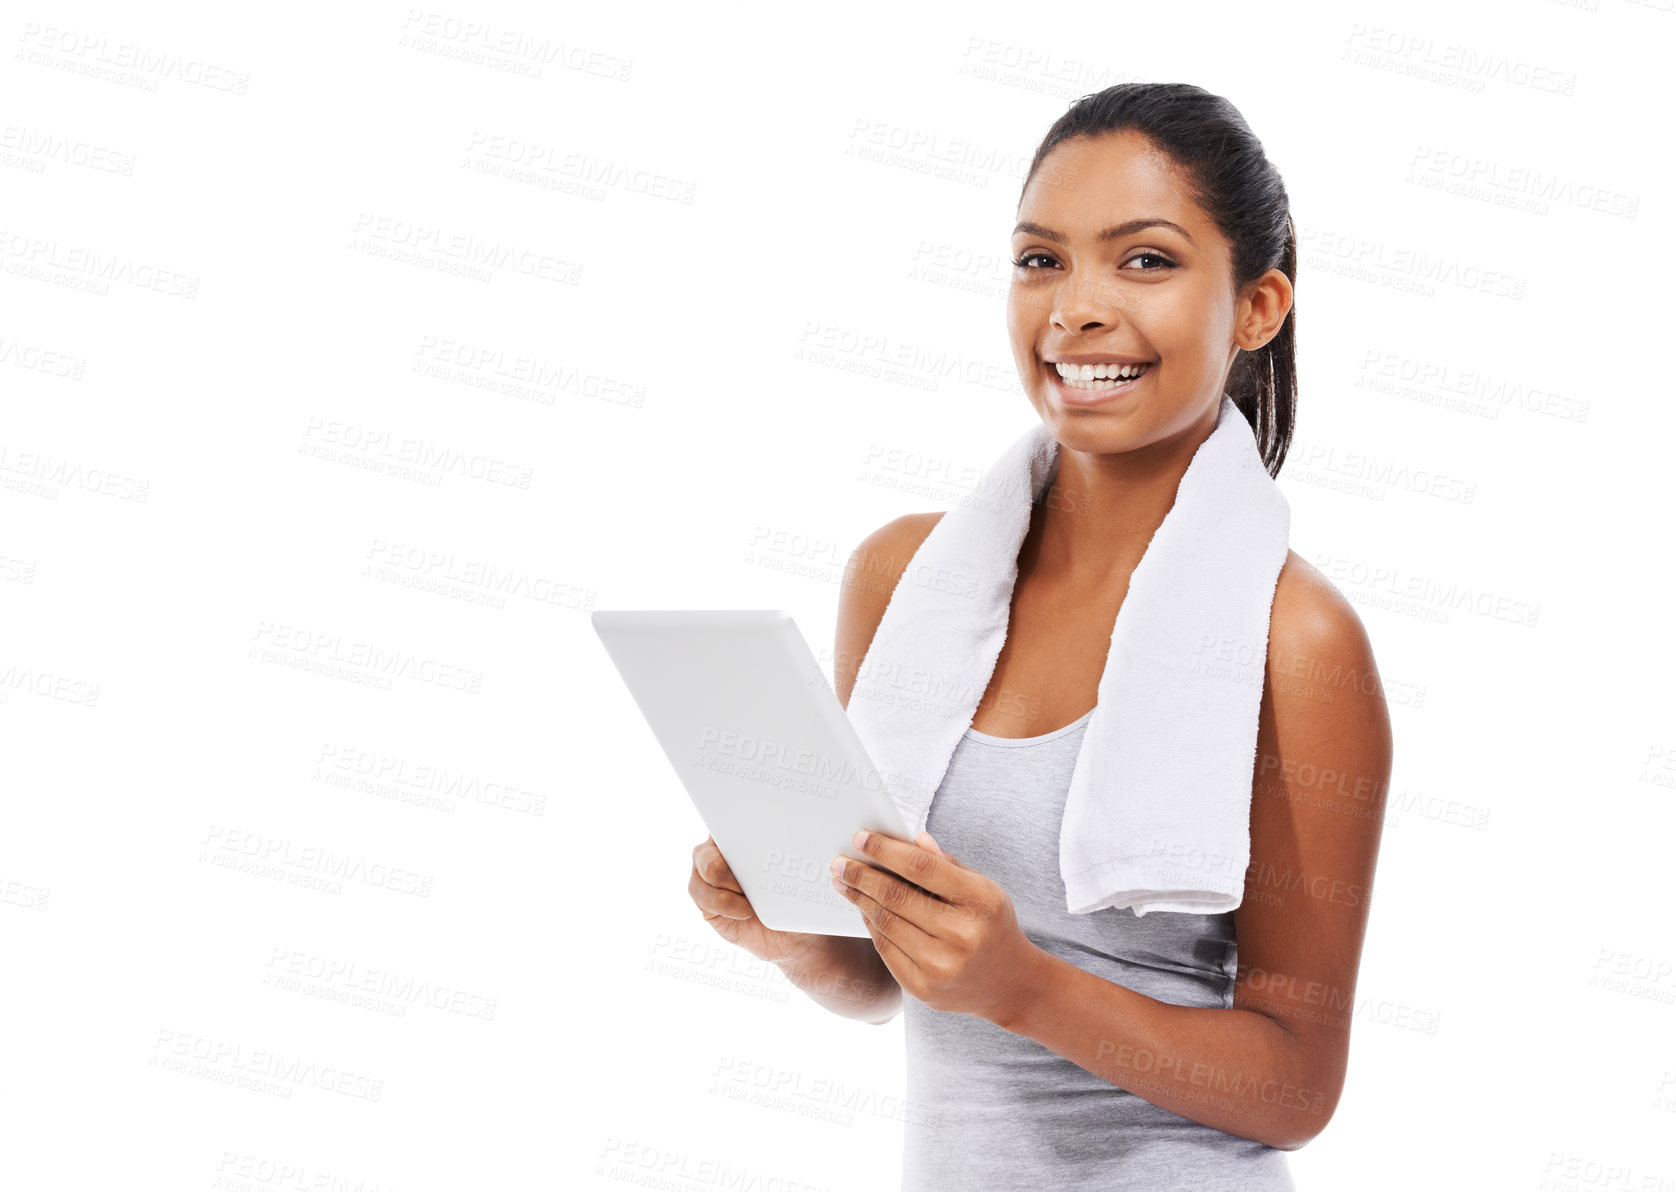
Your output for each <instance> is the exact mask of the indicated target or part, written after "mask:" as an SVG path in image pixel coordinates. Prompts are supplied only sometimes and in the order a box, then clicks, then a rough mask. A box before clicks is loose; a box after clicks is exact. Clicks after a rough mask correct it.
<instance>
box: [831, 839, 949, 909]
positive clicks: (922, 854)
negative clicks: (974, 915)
mask: <svg viewBox="0 0 1676 1192" xmlns="http://www.w3.org/2000/svg"><path fill="white" fill-rule="evenodd" d="M857 851H859V852H861V853H863V854H864V855H865V856H866V857H867V859H868V860H869V861H872V862H875V863H876V864H879V865H882V866H883V867H884V868H886V869H888V870H889V871H890V872H892V873H894V874H896V875H897V876H898V877H900V878H903V879H904V880H906V881H908V882H909V883H911V884H913V885H915V886H918V887H919V888H920V889H922V890H924V891H925V892H926V893H928V894H932V895H935V896H936V897H938V898H942V899H945V900H947V901H949V902H953V901H955V900H956V898H957V897H958V896H959V894H960V892H961V890H962V889H963V888H964V886H965V881H964V875H962V873H961V871H960V869H959V867H957V866H955V865H951V864H950V863H949V862H948V860H947V858H945V857H943V856H941V855H940V852H941V850H939V852H936V853H934V852H931V851H930V850H928V849H925V848H922V847H920V846H919V845H917V844H910V843H909V842H908V841H906V840H901V839H898V838H897V837H895V836H887V835H885V834H884V833H883V832H869V833H867V838H866V839H865V840H863V841H862V843H861V848H860V849H859V850H857Z"/></svg>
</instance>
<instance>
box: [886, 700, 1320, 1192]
mask: <svg viewBox="0 0 1676 1192" xmlns="http://www.w3.org/2000/svg"><path fill="white" fill-rule="evenodd" d="M1091 716H1093V712H1092V711H1090V712H1089V713H1088V714H1087V715H1085V716H1083V717H1082V718H1081V719H1080V720H1078V721H1076V722H1075V723H1074V724H1069V725H1066V726H1065V727H1064V728H1061V729H1059V730H1057V731H1055V732H1051V733H1046V734H1044V735H1042V736H1036V737H1024V738H1016V739H1014V738H1006V737H994V736H990V735H989V734H987V733H980V732H978V731H977V730H976V729H968V730H967V731H966V735H965V736H964V737H962V738H961V740H960V742H959V744H958V745H956V746H955V750H954V754H953V756H952V757H951V758H950V759H949V767H948V771H947V773H946V774H945V775H944V778H943V782H942V785H941V786H939V787H938V789H937V793H936V796H935V797H934V798H933V799H932V802H931V814H930V817H929V819H928V820H927V822H926V829H927V831H929V832H930V833H931V834H932V835H933V836H935V837H936V838H937V842H938V843H939V844H941V845H943V846H944V847H945V848H947V849H948V850H949V851H950V852H952V853H954V854H955V855H956V856H957V857H959V858H960V859H961V860H962V861H964V862H965V863H966V864H968V865H970V866H972V867H973V868H975V869H977V870H979V871H981V872H983V873H985V874H987V875H988V876H989V877H991V878H993V879H995V881H997V882H999V883H1000V884H1001V885H1002V886H1004V887H1005V888H1006V889H1007V892H1008V893H1009V894H1011V895H1012V900H1013V906H1014V908H1015V910H1016V911H1017V914H1018V920H1019V925H1020V926H1021V927H1023V929H1024V931H1025V933H1026V934H1027V935H1028V936H1029V937H1030V939H1031V941H1032V942H1033V943H1035V944H1036V945H1037V946H1038V947H1040V948H1043V949H1045V950H1046V951H1048V952H1051V953H1052V954H1054V955H1055V956H1058V957H1061V958H1063V959H1065V960H1067V961H1069V962H1071V963H1072V964H1074V965H1076V966H1077V967H1078V968H1081V969H1085V970H1087V971H1088V972H1091V973H1094V974H1095V975H1097V976H1100V977H1104V978H1105V979H1107V980H1108V981H1112V982H1115V983H1116V984H1118V985H1122V986H1125V987H1126V988H1129V989H1133V990H1135V991H1136V992H1137V993H1143V994H1145V995H1146V996H1148V997H1152V998H1157V999H1158V1000H1159V1001H1164V1002H1170V1003H1173V1004H1175V1005H1182V1006H1212V1007H1222V1008H1227V1007H1230V1006H1232V1005H1233V988H1234V975H1235V963H1234V961H1235V951H1234V915H1233V912H1232V911H1229V912H1226V913H1223V914H1219V915H1189V914H1172V913H1166V912H1158V913H1155V914H1148V915H1146V916H1144V917H1136V915H1135V914H1134V912H1132V911H1129V910H1116V909H1113V908H1109V907H1108V908H1107V909H1105V910H1100V911H1095V912H1093V913H1092V914H1087V915H1073V914H1071V913H1070V912H1069V911H1067V910H1066V909H1065V883H1064V880H1063V879H1062V878H1061V877H1060V874H1059V825H1060V818H1061V816H1062V815H1063V813H1064V808H1065V799H1066V796H1067V795H1068V794H1069V792H1070V786H1071V772H1072V769H1073V767H1074V766H1075V765H1076V760H1077V750H1078V749H1079V748H1080V746H1081V744H1082V737H1083V730H1084V729H1085V728H1086V727H1087V724H1088V720H1089V718H1090V717H1091ZM903 1007H904V1009H903V1013H904V1027H905V1036H906V1039H907V1104H908V1108H909V1110H910V1112H909V1113H908V1114H907V1115H906V1118H907V1120H906V1137H905V1144H904V1152H903V1175H902V1189H903V1192H956V1190H964V1189H983V1190H984V1192H1044V1190H1045V1189H1053V1190H1054V1192H1070V1190H1074V1189H1090V1190H1091V1189H1101V1190H1106V1192H1118V1190H1120V1189H1133V1190H1135V1192H1167V1190H1169V1189H1176V1188H1180V1189H1192V1190H1193V1192H1214V1190H1216V1189H1224V1188H1225V1189H1238V1190H1239V1192H1291V1190H1292V1189H1293V1187H1294V1185H1293V1183H1292V1177H1291V1173H1290V1168H1289V1166H1288V1164H1287V1160H1286V1152H1285V1151H1282V1150H1278V1149H1276V1148H1274V1147H1270V1146H1266V1145H1264V1144H1262V1143H1260V1142H1254V1141H1252V1140H1250V1139H1246V1138H1239V1137H1237V1136H1235V1135H1232V1134H1227V1133H1224V1132H1223V1131H1221V1130H1217V1129H1215V1128H1213V1127H1210V1126H1206V1125H1204V1124H1202V1123H1200V1122H1195V1121H1193V1120H1191V1119H1189V1118H1185V1117H1182V1116H1180V1115H1179V1114H1176V1113H1172V1112H1171V1111H1169V1110H1167V1109H1162V1108H1160V1107H1159V1106H1157V1105H1154V1104H1153V1103H1152V1102H1150V1101H1148V1100H1146V1099H1145V1098H1143V1097H1139V1096H1137V1095H1135V1094H1134V1093H1131V1092H1128V1091H1127V1090H1125V1089H1121V1088H1119V1087H1118V1086H1116V1085H1114V1084H1112V1083H1111V1082H1110V1081H1106V1080H1102V1079H1101V1078H1100V1077H1098V1076H1096V1075H1094V1074H1093V1073H1092V1072H1089V1071H1088V1070H1087V1069H1085V1068H1082V1067H1079V1066H1078V1065H1076V1064H1073V1063H1072V1062H1071V1061H1070V1060H1068V1059H1065V1058H1064V1057H1063V1056H1061V1055H1059V1054H1058V1053H1056V1052H1053V1051H1050V1050H1048V1049H1047V1048H1046V1047H1043V1046H1042V1045H1041V1044H1040V1043H1037V1042H1036V1041H1035V1040H1034V1039H1029V1038H1026V1037H1025V1036H1023V1035H1015V1034H1012V1033H1010V1032H1008V1031H1004V1030H1002V1029H1001V1028H1000V1027H998V1026H996V1025H995V1024H994V1023H991V1022H989V1021H988V1020H987V1019H983V1018H979V1017H977V1016H975V1015H971V1014H950V1013H945V1012H943V1011H940V1010H933V1009H932V1008H931V1007H929V1006H927V1005H926V1004H925V1003H924V1002H921V1001H920V1000H918V999H917V998H915V997H913V996H912V995H910V994H907V993H906V991H904V996H903Z"/></svg>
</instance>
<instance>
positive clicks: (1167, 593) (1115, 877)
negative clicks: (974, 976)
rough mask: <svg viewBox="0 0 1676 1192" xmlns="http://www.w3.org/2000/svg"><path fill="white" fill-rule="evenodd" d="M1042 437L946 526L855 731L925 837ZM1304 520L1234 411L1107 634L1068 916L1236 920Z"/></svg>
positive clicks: (999, 468)
mask: <svg viewBox="0 0 1676 1192" xmlns="http://www.w3.org/2000/svg"><path fill="white" fill-rule="evenodd" d="M1058 455H1059V443H1058V442H1057V440H1055V439H1054V438H1053V436H1052V434H1051V433H1050V432H1049V430H1048V428H1047V426H1046V425H1045V424H1044V423H1037V424H1036V425H1035V426H1034V427H1033V428H1032V429H1031V430H1029V431H1027V432H1026V433H1025V434H1023V435H1022V436H1020V437H1019V438H1018V439H1017V440H1015V441H1014V442H1013V443H1012V445H1011V446H1009V447H1008V448H1007V450H1006V451H1005V452H1004V453H1003V454H1002V455H1001V457H1000V458H999V459H998V460H997V461H996V462H995V463H994V464H992V465H991V466H990V467H989V469H988V470H987V471H986V472H985V473H984V475H983V477H982V479H981V480H980V482H979V485H978V487H977V489H976V491H975V492H974V493H973V494H972V499H971V500H970V501H969V502H963V503H961V504H957V505H956V506H955V507H954V508H953V509H951V510H950V511H949V512H948V513H946V514H944V515H943V518H942V520H941V521H939V522H938V523H937V525H936V526H935V527H933V529H932V530H931V533H930V534H929V535H928V536H927V537H926V539H925V541H924V542H923V543H922V544H921V545H920V547H919V549H918V551H916V552H915V554H914V556H913V558H912V559H911V560H910V561H909V563H908V566H907V568H906V569H905V570H904V572H903V575H902V578H901V580H900V581H899V582H898V583H897V585H896V589H895V591H894V592H893V593H892V594H891V598H890V602H889V604H888V605H887V606H886V608H885V613H884V618H883V620H881V621H880V623H879V628H878V631H877V632H876V633H875V635H874V637H873V642H872V645H871V646H870V647H869V649H868V651H867V656H866V657H865V658H864V659H863V661H862V665H861V668H860V670H859V672H858V675H857V679H856V684H855V687H854V689H853V690H852V692H851V695H850V702H849V705H848V712H849V717H850V720H851V722H852V723H853V724H854V725H855V728H856V732H857V734H858V735H859V736H860V737H861V740H862V743H863V744H864V745H865V746H866V747H867V751H868V754H869V755H870V756H871V758H872V760H873V762H874V764H875V765H876V766H877V767H878V769H879V775H880V777H881V778H882V779H883V781H884V783H885V785H886V787H887V788H888V789H889V790H890V792H891V795H892V797H893V798H894V799H895V801H896V803H897V805H898V806H899V807H900V808H901V809H902V813H903V815H904V817H905V818H906V819H907V821H908V823H909V824H910V825H912V828H913V831H914V832H915V833H916V834H917V833H918V832H920V831H921V830H923V829H924V827H925V824H926V819H927V817H928V816H929V814H930V811H931V801H932V798H933V796H934V795H935V793H936V790H937V788H938V787H939V786H940V785H941V784H942V780H943V774H944V772H945V771H946V770H947V768H948V763H949V759H950V757H951V756H953V754H954V749H955V746H956V745H957V744H958V743H959V741H960V739H961V737H962V736H964V735H965V732H966V730H967V729H968V728H970V727H971V724H972V719H973V716H974V714H975V713H976V711H977V706H978V702H979V700H980V699H982V697H983V694H984V692H985V691H986V690H987V689H988V687H989V681H990V679H991V677H992V676H993V674H994V671H995V662H996V659H997V658H998V657H999V656H1000V653H1001V645H1002V642H1003V641H1004V640H1005V638H1006V635H1007V623H1008V620H1009V617H1010V614H1011V606H1012V593H1013V585H1014V582H1015V581H1016V579H1017V577H1018V553H1019V548H1020V546H1021V545H1022V544H1023V542H1024V536H1025V534H1026V532H1027V531H1028V530H1029V528H1030V518H1031V511H1032V508H1033V506H1034V505H1035V504H1036V503H1037V502H1038V501H1040V500H1041V499H1042V497H1043V496H1044V495H1045V492H1046V489H1047V486H1048V484H1049V482H1050V481H1051V480H1052V479H1053V476H1054V475H1055V473H1056V471H1057V465H1058ZM1290 528H1291V509H1290V506H1289V505H1288V504H1287V501H1286V497H1285V496H1284V494H1282V493H1281V491H1280V487H1279V486H1278V485H1277V484H1276V483H1275V481H1274V478H1273V477H1271V476H1270V475H1269V473H1268V471H1267V470H1266V469H1265V468H1264V466H1263V462H1262V459H1261V457H1260V456H1259V454H1258V450H1257V442H1256V436H1255V435H1254V434H1253V433H1252V429H1251V424H1250V423H1248V422H1247V421H1246V419H1245V415H1243V414H1242V413H1241V412H1240V411H1239V408H1238V407H1237V406H1235V405H1234V403H1233V401H1232V399H1230V398H1229V397H1228V396H1227V395H1224V396H1223V398H1222V403H1221V407H1220V409H1219V412H1218V416H1217V422H1216V429H1215V430H1213V431H1212V432H1211V434H1210V436H1209V437H1208V438H1207V439H1206V440H1205V441H1204V442H1203V443H1202V444H1200V446H1199V448H1198V450H1197V451H1196V452H1194V455H1193V458H1192V460H1191V461H1190V462H1189V464H1188V466H1187V470H1186V472H1185V473H1184V474H1183V475H1182V478H1181V483H1180V486H1179V487H1178V488H1177V490H1176V497H1175V503H1174V504H1173V505H1172V506H1171V508H1170V511H1169V513H1168V514H1166V515H1165V517H1164V520H1163V522H1162V524H1160V525H1159V527H1158V529H1157V532H1156V533H1154V534H1153V536H1152V540H1151V541H1150V542H1149V543H1148V544H1147V548H1146V552H1145V554H1143V555H1142V557H1141V561H1140V563H1139V564H1138V565H1137V566H1136V568H1135V571H1134V575H1133V576H1132V577H1131V579H1130V581H1129V591H1128V594H1127V595H1126V596H1125V597H1124V600H1123V604H1122V607H1121V608H1120V609H1119V611H1118V614H1117V620H1116V623H1115V625H1114V626H1113V629H1112V636H1111V646H1110V651H1109V653H1108V654H1107V657H1106V666H1105V670H1104V672H1103V673H1102V674H1101V676H1100V683H1099V689H1098V696H1097V700H1096V704H1095V708H1094V714H1093V716H1091V717H1090V718H1089V721H1088V726H1087V728H1086V730H1085V731H1084V735H1083V739H1082V744H1081V747H1080V749H1079V751H1078V754H1077V762H1076V768H1075V770H1074V771H1073V773H1072V776H1071V789H1070V791H1069V793H1068V794H1067V796H1066V801H1065V813H1064V819H1063V820H1062V821H1061V823H1060V832H1059V867H1060V874H1061V876H1062V877H1063V878H1064V882H1065V905H1066V909H1067V910H1068V911H1070V912H1071V913H1072V914H1088V913H1091V912H1093V911H1097V910H1102V909H1104V908H1106V907H1115V908H1119V909H1123V908H1128V909H1131V910H1133V911H1134V913H1135V914H1137V915H1144V914H1146V913H1147V912H1148V911H1174V912H1182V913H1191V914H1201V915H1209V914H1219V913H1221V912H1224V911H1231V910H1233V909H1234V908H1235V907H1237V906H1239V905H1240V900H1241V897H1242V894H1243V892H1244V888H1245V871H1246V868H1247V866H1248V864H1249V863H1250V856H1251V823H1250V816H1251V784H1252V776H1253V770H1254V766H1255V763H1256V755H1257V711H1258V706H1259V704H1260V703H1261V701H1262V694H1263V674H1264V663H1265V659H1266V657H1267V653H1268V639H1269V613H1270V609H1271V606H1272V604H1273V600H1274V592H1275V584H1276V582H1277V580H1278V579H1279V576H1280V569H1281V567H1282V565H1283V564H1284V563H1285V562H1286V554H1287V549H1288V540H1289V535H1290Z"/></svg>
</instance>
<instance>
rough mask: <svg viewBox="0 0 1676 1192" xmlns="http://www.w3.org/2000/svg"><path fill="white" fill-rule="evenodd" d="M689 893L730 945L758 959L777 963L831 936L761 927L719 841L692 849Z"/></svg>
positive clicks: (710, 838) (706, 840) (707, 839)
mask: <svg viewBox="0 0 1676 1192" xmlns="http://www.w3.org/2000/svg"><path fill="white" fill-rule="evenodd" d="M687 892H688V893H689V894H691V895H692V900H693V901H694V902H695V903H697V904H698V909H699V910H701V911H703V912H704V919H705V921H706V922H707V923H709V924H710V926H712V927H714V928H715V929H716V933H717V934H718V935H720V936H721V937H722V938H723V939H724V940H726V941H727V942H728V943H730V944H737V945H738V946H739V947H741V948H743V949H745V951H747V952H749V953H750V954H751V955H752V956H755V957H756V958H757V959H758V960H766V961H768V962H769V963H770V964H778V963H779V962H780V961H782V960H789V959H791V958H792V957H793V956H796V955H798V954H799V953H802V952H804V951H806V950H808V949H810V948H814V947H818V946H822V945H824V944H825V943H826V942H827V941H828V940H830V939H831V938H832V937H830V936H826V935H819V934H809V933H806V932H798V931H774V930H772V929H770V928H767V927H764V926H763V925H762V920H761V919H758V918H757V913H756V910H755V909H754V908H752V906H751V900H750V899H749V898H746V897H745V891H744V890H743V889H741V888H740V886H739V880H738V879H737V878H735V877H734V876H733V870H732V869H730V868H728V864H727V861H726V860H725V859H724V858H723V857H722V850H721V849H719V848H717V847H716V838H715V837H714V836H706V837H705V838H704V840H703V841H702V842H701V843H700V844H699V845H698V846H697V847H695V848H694V849H693V874H692V878H691V879H690V880H689V881H688V882H687Z"/></svg>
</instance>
